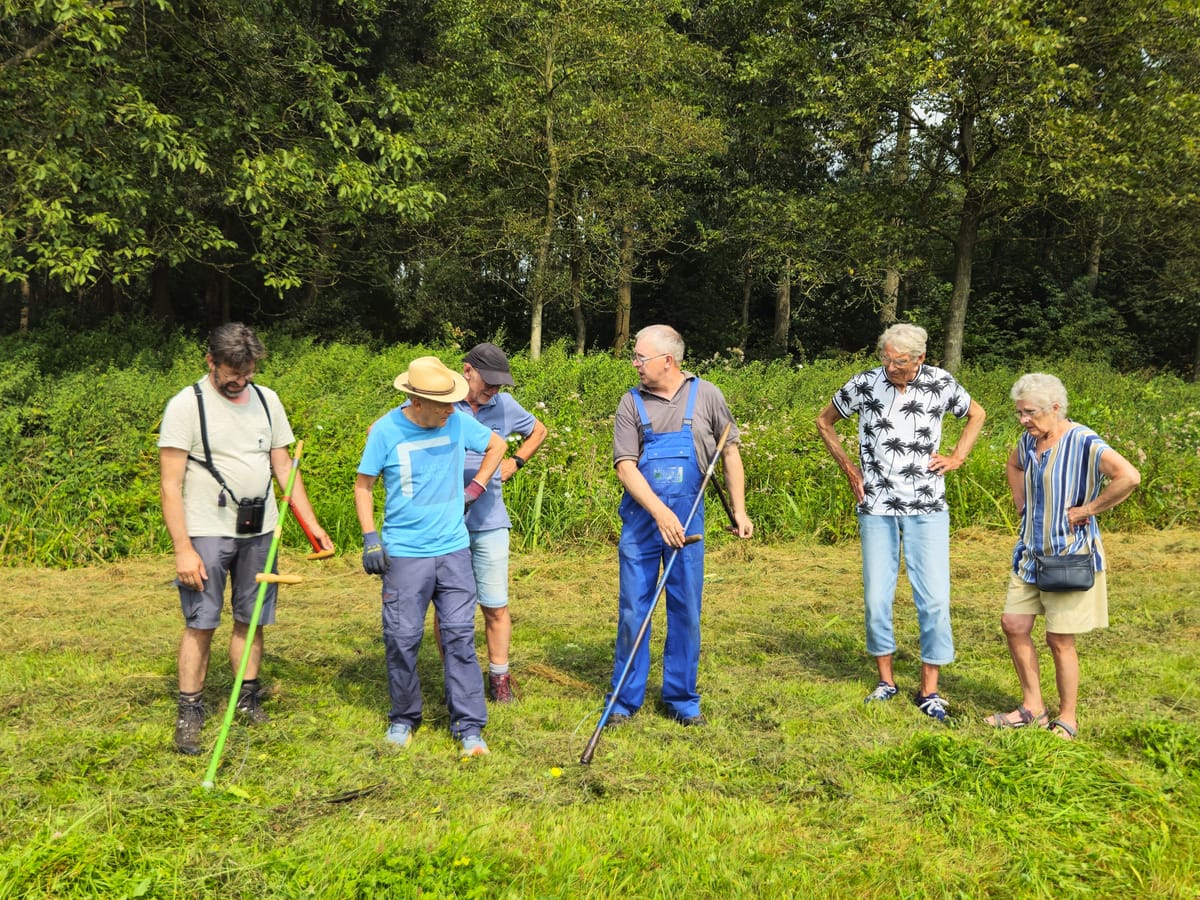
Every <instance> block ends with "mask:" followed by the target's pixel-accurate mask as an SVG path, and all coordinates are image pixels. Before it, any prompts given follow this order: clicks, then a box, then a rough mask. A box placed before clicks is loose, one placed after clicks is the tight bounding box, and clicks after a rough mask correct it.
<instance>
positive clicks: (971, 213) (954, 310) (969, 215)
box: [942, 193, 982, 372]
mask: <svg viewBox="0 0 1200 900" xmlns="http://www.w3.org/2000/svg"><path fill="white" fill-rule="evenodd" d="M981 217H982V203H981V201H980V199H979V198H978V197H977V196H975V194H973V193H968V194H967V196H966V198H965V199H964V200H963V206H962V210H961V211H960V212H959V219H958V234H957V235H955V238H954V287H953V288H952V290H951V292H950V305H949V306H948V307H947V308H946V317H945V319H944V320H943V326H944V327H943V331H944V332H945V346H944V348H943V356H942V368H943V369H945V370H946V371H947V372H956V371H958V367H959V366H960V365H961V364H962V353H963V331H964V329H965V326H966V322H967V304H968V303H969V302H970V299H971V268H972V266H973V265H974V262H975V245H976V244H977V243H978V241H979V220H980V218H981Z"/></svg>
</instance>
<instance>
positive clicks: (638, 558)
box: [610, 378, 704, 719]
mask: <svg viewBox="0 0 1200 900" xmlns="http://www.w3.org/2000/svg"><path fill="white" fill-rule="evenodd" d="M698 384H699V379H698V378H694V379H692V384H691V387H690V389H689V394H688V401H687V408H686V409H685V411H684V415H683V427H682V428H681V429H680V430H679V431H672V432H667V433H665V434H657V433H655V432H654V431H653V430H652V429H651V428H650V416H649V415H648V414H647V412H646V407H645V404H644V403H643V402H642V398H641V395H640V394H639V393H638V389H637V388H633V389H632V390H631V393H632V394H633V400H634V403H635V405H636V407H637V411H638V417H639V418H640V419H641V423H642V454H641V456H640V457H639V458H638V471H639V472H641V473H642V475H643V476H644V477H645V479H646V481H647V482H648V483H649V485H650V487H651V488H652V489H653V490H654V493H655V494H657V495H658V497H659V499H661V500H662V501H663V502H664V503H666V504H667V506H669V507H670V508H671V511H672V512H674V513H675V515H677V516H678V517H679V521H680V523H683V522H684V521H685V520H686V519H687V515H688V513H689V512H690V511H691V508H692V503H693V502H694V501H695V499H696V493H697V492H698V491H699V490H700V485H701V484H702V483H703V481H704V470H703V468H702V467H701V465H700V461H699V460H698V459H697V457H696V445H695V442H694V441H693V440H692V413H693V410H694V409H695V405H696V393H697V385H698ZM620 514H621V523H622V527H621V540H620V543H619V545H618V553H619V556H620V565H621V568H620V577H621V585H620V601H619V621H618V624H617V648H616V654H615V656H616V659H615V660H614V665H613V677H612V682H611V685H613V686H615V685H616V683H617V679H618V678H620V675H621V672H622V671H623V670H624V668H625V662H626V660H627V659H628V658H629V654H630V651H631V649H632V646H633V640H634V638H635V637H636V636H637V633H638V629H640V628H641V626H642V622H643V621H645V618H646V611H647V610H648V609H649V608H650V604H651V603H652V602H653V601H654V596H653V591H654V587H655V585H656V584H657V582H658V578H659V574H660V571H661V567H662V566H663V565H664V564H665V562H666V560H667V559H668V558H669V557H670V554H671V553H673V552H675V551H674V549H673V548H672V547H670V546H668V545H667V544H665V543H663V539H662V535H661V534H660V533H659V530H658V525H657V524H656V523H655V521H654V517H653V516H651V515H650V514H649V513H648V512H646V510H644V509H643V508H642V507H641V506H640V505H639V504H638V503H637V502H636V501H635V500H634V499H633V498H632V497H630V496H629V494H628V493H626V494H625V496H624V497H623V498H622V499H621V506H620ZM687 531H688V534H701V535H702V534H704V504H703V503H701V504H700V505H699V506H698V507H697V509H696V515H695V516H694V517H693V518H692V521H691V523H690V524H689V525H688V527H687ZM678 552H679V558H678V559H676V560H675V564H674V566H672V567H671V573H670V575H669V577H668V578H667V583H666V595H667V637H666V641H665V642H664V644H663V686H662V700H663V703H664V705H665V706H666V707H667V712H668V714H669V715H672V716H675V717H676V718H680V719H686V718H691V717H692V716H698V715H699V714H700V695H699V694H698V693H697V692H696V670H697V667H698V666H699V663H700V592H701V589H702V588H703V585H704V542H703V541H699V542H697V543H695V544H689V545H686V546H684V547H682V548H681V549H680V550H679V551H678ZM649 671H650V631H649V630H647V632H646V637H645V639H644V640H643V641H642V644H641V646H640V647H639V648H638V650H637V653H636V654H635V655H634V660H633V665H632V666H631V667H630V669H629V675H628V677H627V678H626V679H625V684H624V685H623V686H622V688H621V693H620V696H618V697H617V702H616V703H614V704H613V709H612V711H613V713H622V714H624V715H632V714H633V713H634V712H636V711H637V710H638V709H639V708H640V707H641V705H642V702H643V700H644V699H645V694H646V679H647V676H648V674H649ZM610 696H611V688H610Z"/></svg>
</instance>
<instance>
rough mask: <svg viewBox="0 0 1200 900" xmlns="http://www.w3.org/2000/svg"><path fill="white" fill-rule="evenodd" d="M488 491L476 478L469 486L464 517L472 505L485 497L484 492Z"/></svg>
mask: <svg viewBox="0 0 1200 900" xmlns="http://www.w3.org/2000/svg"><path fill="white" fill-rule="evenodd" d="M485 490H487V489H486V488H485V487H484V486H483V485H482V484H480V483H479V482H478V481H476V480H475V479H474V478H472V479H471V481H470V482H469V483H468V484H467V490H466V491H465V493H466V502H465V503H464V504H463V515H464V516H465V515H466V514H467V510H468V509H470V508H471V504H472V503H474V502H475V501H476V500H478V499H479V498H480V497H482V496H483V492H484V491H485Z"/></svg>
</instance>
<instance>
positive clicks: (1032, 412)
mask: <svg viewBox="0 0 1200 900" xmlns="http://www.w3.org/2000/svg"><path fill="white" fill-rule="evenodd" d="M1043 412H1045V410H1043V409H1018V410H1016V413H1017V421H1018V422H1019V421H1021V420H1022V419H1032V418H1033V417H1034V416H1036V415H1039V414H1041V413H1043Z"/></svg>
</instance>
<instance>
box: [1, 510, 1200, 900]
mask: <svg viewBox="0 0 1200 900" xmlns="http://www.w3.org/2000/svg"><path fill="white" fill-rule="evenodd" d="M1106 542H1107V546H1108V550H1109V553H1110V556H1111V559H1112V561H1113V572H1112V574H1111V577H1110V590H1111V595H1112V607H1111V618H1112V626H1111V627H1110V628H1109V629H1108V630H1106V631H1103V632H1097V633H1094V634H1092V635H1089V636H1087V637H1084V638H1082V639H1081V641H1080V648H1081V650H1080V652H1081V659H1082V664H1083V684H1082V690H1081V707H1080V724H1081V731H1080V738H1079V740H1078V741H1076V742H1075V743H1073V744H1070V743H1067V742H1065V741H1062V740H1060V739H1058V738H1056V737H1054V736H1053V735H1051V734H1049V733H1047V732H1043V731H1014V732H1003V733H1000V732H994V731H992V730H990V729H988V728H987V727H985V726H984V725H983V724H982V718H983V716H985V715H986V714H988V713H991V712H993V711H996V710H999V709H1009V708H1011V707H1012V706H1013V704H1014V702H1015V700H1016V698H1017V695H1016V693H1015V691H1016V679H1015V676H1014V674H1013V672H1012V667H1011V664H1010V662H1009V660H1008V656H1007V651H1006V649H1005V644H1004V641H1003V638H1002V636H1001V634H1000V631H999V625H998V616H999V608H1000V605H1001V601H1002V590H1003V584H1004V580H1005V571H1006V566H1007V559H1008V554H1009V550H1010V546H1011V539H1010V538H1009V537H1008V536H1007V535H1005V534H1001V533H999V532H992V531H984V530H966V531H960V532H959V533H958V534H956V536H955V538H954V542H953V560H952V565H953V577H954V579H955V600H954V602H955V619H954V623H955V631H956V639H957V644H958V654H959V658H958V661H957V663H956V664H955V665H954V666H952V667H948V668H947V669H946V670H945V674H944V677H943V684H942V687H943V693H944V694H945V695H946V696H947V697H948V699H949V700H950V703H951V714H952V717H953V718H952V723H951V724H950V725H949V726H939V725H937V724H936V723H933V722H931V721H930V720H927V719H925V718H924V717H922V716H921V715H920V714H919V713H918V711H917V710H916V708H915V707H914V706H913V705H912V704H911V702H909V699H908V698H909V697H910V696H911V692H912V690H913V689H914V687H915V679H916V674H917V666H918V664H917V661H916V659H915V643H916V624H915V616H914V614H913V611H912V605H911V602H909V601H908V599H907V595H906V594H905V593H904V591H906V590H907V587H906V585H905V584H903V583H902V586H901V591H902V593H901V602H899V603H898V604H897V628H898V637H899V638H900V641H901V647H902V649H901V653H900V656H899V659H898V664H897V676H898V679H899V682H900V687H901V689H902V695H901V697H900V698H897V700H896V701H894V702H892V703H891V704H889V705H887V706H882V707H880V706H878V705H875V706H872V707H871V708H867V707H864V705H863V703H862V699H863V697H864V696H865V694H866V693H867V691H868V690H869V689H870V687H871V686H872V684H873V681H874V679H873V666H872V664H871V661H870V660H869V658H867V657H866V655H865V652H864V650H863V646H862V625H861V606H860V585H859V572H858V548H857V544H856V543H855V542H844V543H840V544H834V545H826V544H822V543H816V542H795V543H778V544H772V545H767V546H764V545H760V544H755V543H750V544H740V543H735V542H733V541H732V540H731V539H728V538H725V537H717V536H713V539H712V546H710V550H709V564H708V571H707V587H706V601H705V613H704V628H705V632H704V652H703V655H702V660H701V670H700V678H701V690H702V692H703V694H704V709H705V712H706V714H707V715H708V717H709V720H710V723H711V724H710V726H709V727H708V728H706V729H684V728H681V727H679V726H678V725H675V724H673V723H671V722H668V721H667V720H666V719H664V718H663V717H662V716H661V714H660V713H659V712H658V711H657V710H656V708H655V704H654V702H653V699H652V698H648V703H647V705H646V707H645V708H644V709H643V710H642V711H641V713H639V714H638V716H636V717H635V719H634V720H633V722H632V723H631V724H630V725H628V726H626V727H624V728H621V729H619V730H612V731H609V732H606V733H605V734H604V736H603V738H602V740H601V742H600V745H599V748H598V751H597V753H596V757H595V760H594V762H593V763H592V765H591V766H588V767H584V766H581V765H580V764H579V762H578V760H579V756H580V753H581V752H582V750H583V747H584V744H585V743H586V741H587V738H588V737H589V735H590V733H591V731H592V729H593V727H594V726H595V723H596V721H597V720H598V718H599V715H600V712H601V706H600V704H601V700H602V697H603V693H604V689H605V686H606V684H607V679H608V676H609V673H610V667H611V661H612V642H613V638H614V629H615V620H616V601H615V597H616V562H615V550H613V549H612V548H607V547H598V548H595V549H591V550H580V551H573V552H563V553H547V552H538V553H533V554H523V555H519V556H517V557H516V558H515V559H514V561H513V567H512V588H513V600H512V608H513V618H514V622H515V636H514V648H513V662H514V672H515V676H516V678H517V679H518V682H519V688H520V694H521V698H522V699H521V702H520V703H518V704H516V705H513V706H511V707H501V708H496V707H493V708H492V721H491V724H490V726H489V728H488V729H487V732H486V736H487V738H488V742H489V744H490V745H491V748H492V754H491V756H489V757H486V758H483V759H477V760H472V761H468V762H461V761H459V759H458V758H457V754H456V745H455V744H454V742H453V741H452V740H451V738H450V736H449V734H448V732H447V731H446V713H445V708H444V705H443V704H442V700H441V677H440V669H439V666H438V661H437V655H436V652H435V651H434V649H433V647H432V646H431V644H430V643H428V642H427V643H426V646H425V647H423V649H422V666H423V670H422V675H423V680H424V686H425V697H426V712H427V720H426V727H424V728H422V729H421V730H420V731H419V732H418V733H417V736H416V740H415V741H414V743H413V745H412V746H411V747H410V748H409V749H408V750H406V751H395V750H392V749H390V748H389V747H387V746H386V745H385V744H384V742H383V740H382V738H383V732H384V729H385V727H386V721H385V720H386V709H387V698H386V684H385V680H384V674H383V652H382V644H381V640H380V634H379V610H378V590H379V587H378V580H377V579H373V578H369V577H367V576H365V575H363V574H362V572H361V569H360V568H359V565H358V559H357V556H356V555H355V554H350V553H348V554H347V555H346V556H344V557H339V558H335V559H332V560H329V561H326V562H321V563H307V562H304V561H303V558H302V553H303V550H304V548H302V547H295V546H293V547H290V548H288V549H287V550H285V552H284V555H283V562H282V569H283V570H284V571H289V572H298V573H301V574H303V575H305V576H306V581H305V582H304V583H303V584H301V585H298V586H295V587H283V588H281V607H280V614H279V616H280V621H279V624H278V625H276V626H274V627H272V628H271V629H269V631H268V633H267V659H266V663H265V667H264V677H265V680H266V682H267V683H268V684H269V685H270V686H271V690H272V694H273V696H272V698H271V700H270V701H269V703H268V705H267V709H268V711H269V712H270V713H271V714H272V716H273V722H272V723H271V724H270V725H268V726H266V727H264V728H260V729H254V730H251V729H247V728H245V727H242V726H240V725H236V724H235V726H234V728H233V730H232V731H231V733H230V737H229V741H228V743H227V745H226V748H225V754H224V762H223V764H222V767H221V769H220V771H219V773H218V775H217V779H216V787H215V789H213V790H211V791H205V790H203V789H202V788H201V787H200V784H201V780H202V778H203V775H204V771H205V769H206V767H207V764H208V761H209V760H208V756H207V755H206V756H202V757H199V758H196V759H188V758H183V757H180V756H179V755H177V754H176V753H175V752H174V751H173V749H172V747H171V735H172V725H173V713H174V677H175V665H174V653H175V648H176V643H177V640H178V634H179V630H180V628H181V622H180V618H179V614H178V610H177V599H176V595H175V591H174V590H173V589H172V588H171V587H170V585H169V579H170V577H171V575H172V574H173V573H172V571H171V562H170V559H169V557H148V558H147V557H143V558H136V559H132V560H128V561H124V562H120V563H114V564H108V565H104V566H99V567H85V568H77V569H72V570H67V571H60V570H49V569H32V568H0V595H2V596H3V598H4V607H5V610H6V615H5V616H4V618H3V622H2V623H0V715H2V719H0V721H2V723H3V731H2V733H0V785H2V790H0V897H21V898H34V897H54V898H70V897H106V898H116V897H156V898H165V897H210V896H211V897H223V898H230V897H234V898H243V897H244V898H250V897H413V896H428V897H676V896H697V897H743V896H745V897H759V896H761V897H776V896H790V897H880V898H883V897H889V898H890V897H945V896H955V897H1011V896H1028V897H1041V896H1046V897H1049V896H1084V895H1087V896H1118V895H1126V896H1128V895H1137V896H1145V897H1181V898H1182V897H1189V898H1194V897H1196V896H1197V895H1198V894H1200V693H1198V691H1197V687H1196V676H1197V672H1198V671H1200V643H1198V641H1197V637H1198V634H1200V590H1198V589H1197V586H1196V573H1197V572H1198V571H1200V533H1198V532H1196V531H1195V530H1172V531H1166V532H1145V533H1139V534H1108V535H1106ZM660 621H661V610H660V612H659V618H658V619H656V623H655V625H656V631H655V633H654V634H653V636H652V640H653V642H654V643H653V646H654V648H655V649H654V655H655V657H656V658H657V656H658V655H659V649H660V646H661V638H662V634H661V630H660ZM227 636H228V624H227V623H226V624H225V625H224V626H223V627H222V629H221V631H220V632H219V633H218V636H217V643H216V644H214V648H216V647H218V646H220V647H224V646H225V642H226V640H227ZM479 640H480V642H482V634H480V636H479ZM1043 663H1044V664H1045V667H1044V669H1043V682H1044V686H1045V688H1046V690H1047V697H1048V700H1049V702H1051V703H1053V702H1054V698H1055V696H1056V695H1055V693H1054V686H1053V675H1052V670H1051V669H1050V668H1049V666H1048V654H1046V653H1045V652H1043ZM656 674H657V673H654V674H652V684H654V683H655V681H654V676H655V675H656ZM230 680H231V679H230V675H229V673H228V668H227V666H226V664H225V660H224V659H223V653H222V654H221V655H217V654H214V660H213V667H212V671H211V672H210V677H209V685H208V691H207V701H208V705H209V708H210V717H209V724H208V725H207V726H206V727H205V731H204V737H205V741H206V746H207V747H209V748H211V746H212V743H213V741H214V739H215V736H216V732H217V729H218V727H219V724H220V721H221V719H220V716H221V714H222V713H223V710H224V706H225V701H226V699H227V695H228V691H229V686H230Z"/></svg>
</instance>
